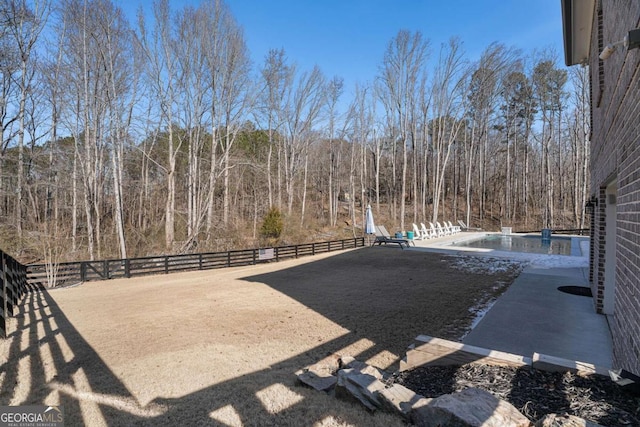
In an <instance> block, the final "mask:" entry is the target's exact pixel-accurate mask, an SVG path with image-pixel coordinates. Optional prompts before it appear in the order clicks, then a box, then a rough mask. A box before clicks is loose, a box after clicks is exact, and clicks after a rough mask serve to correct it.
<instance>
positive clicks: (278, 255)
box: [273, 246, 280, 261]
mask: <svg viewBox="0 0 640 427" xmlns="http://www.w3.org/2000/svg"><path fill="white" fill-rule="evenodd" d="M273 249H274V250H275V251H276V261H280V251H278V247H277V246H276V247H275V248H273Z"/></svg>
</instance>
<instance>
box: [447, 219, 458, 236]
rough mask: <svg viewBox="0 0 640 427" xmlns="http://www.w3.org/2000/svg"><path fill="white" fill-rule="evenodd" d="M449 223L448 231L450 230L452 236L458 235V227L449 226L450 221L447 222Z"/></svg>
mask: <svg viewBox="0 0 640 427" xmlns="http://www.w3.org/2000/svg"><path fill="white" fill-rule="evenodd" d="M448 223H449V229H450V230H451V233H453V234H458V233H459V232H460V230H461V229H460V226H459V225H453V224H451V221H448Z"/></svg>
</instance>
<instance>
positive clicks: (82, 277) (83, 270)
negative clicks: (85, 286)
mask: <svg viewBox="0 0 640 427" xmlns="http://www.w3.org/2000/svg"><path fill="white" fill-rule="evenodd" d="M86 270H87V263H86V262H84V261H82V262H80V281H81V282H86V279H87V271H86Z"/></svg>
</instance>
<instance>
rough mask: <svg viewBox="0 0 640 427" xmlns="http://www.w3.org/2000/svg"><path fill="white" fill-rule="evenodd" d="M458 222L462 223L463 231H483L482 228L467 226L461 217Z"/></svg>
mask: <svg viewBox="0 0 640 427" xmlns="http://www.w3.org/2000/svg"><path fill="white" fill-rule="evenodd" d="M458 224H460V229H461V230H462V231H482V228H474V227H467V224H465V223H464V221H462V220H461V219H459V220H458Z"/></svg>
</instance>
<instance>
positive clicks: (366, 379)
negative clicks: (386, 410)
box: [335, 369, 385, 411]
mask: <svg viewBox="0 0 640 427" xmlns="http://www.w3.org/2000/svg"><path fill="white" fill-rule="evenodd" d="M384 388H385V385H384V383H383V382H382V381H380V380H378V379H377V378H376V377H375V376H373V375H369V374H363V373H361V372H360V371H358V370H356V369H341V370H339V371H338V382H337V384H336V388H335V393H336V397H338V398H342V399H348V400H354V399H355V400H356V401H358V402H360V403H362V404H363V405H364V406H365V407H366V408H367V409H368V410H370V411H375V410H376V409H378V408H380V406H381V402H380V398H379V397H378V392H379V391H380V390H383V389H384Z"/></svg>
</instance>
